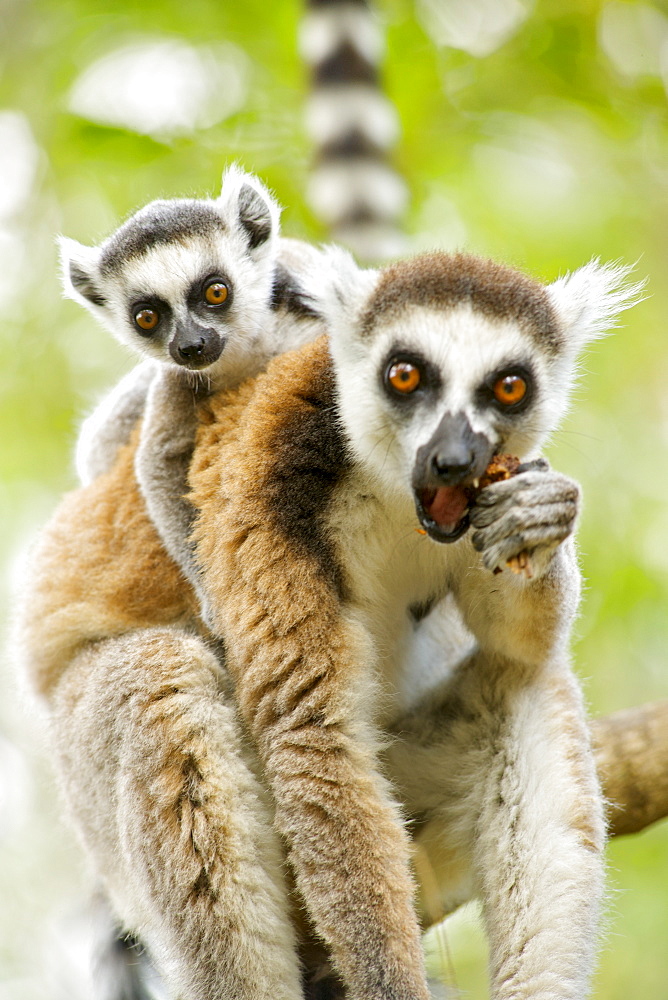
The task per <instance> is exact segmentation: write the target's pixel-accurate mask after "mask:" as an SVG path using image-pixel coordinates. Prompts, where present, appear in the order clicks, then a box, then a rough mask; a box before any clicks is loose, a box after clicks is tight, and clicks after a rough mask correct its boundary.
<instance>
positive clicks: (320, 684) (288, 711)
mask: <svg viewBox="0 0 668 1000" xmlns="http://www.w3.org/2000/svg"><path fill="white" fill-rule="evenodd" d="M273 558H274V560H277V562H276V572H274V569H275V567H274V566H272V565H271V563H270V564H269V565H267V564H266V563H264V564H261V563H259V564H258V570H257V572H259V573H260V576H261V579H260V580H259V581H258V582H259V585H260V587H261V588H265V587H266V588H270V589H271V592H272V593H273V594H274V595H277V596H280V595H283V596H287V598H288V600H289V598H290V597H291V596H295V591H297V590H298V589H299V586H300V585H299V577H298V576H297V578H296V579H292V580H291V581H290V584H289V586H288V590H287V591H286V592H285V593H284V584H283V581H282V580H281V578H280V573H279V572H278V568H277V567H279V566H280V565H281V554H280V549H279V551H278V552H277V551H275V552H274V554H273ZM226 565H227V567H228V569H229V568H230V562H228V563H227V564H226ZM245 582H246V583H248V582H249V581H248V579H246V581H245ZM241 583H242V581H241V580H239V581H238V583H237V586H236V587H232V586H231V585H229V584H226V588H225V589H226V590H227V591H228V594H230V591H231V590H237V589H238V588H239V587H240V586H241ZM238 596H239V595H238V594H234V593H231V594H230V597H231V603H230V604H229V605H228V606H227V608H226V610H225V612H224V614H225V615H226V616H227V626H228V627H227V629H226V632H225V640H226V645H227V648H228V650H232V649H234V652H235V655H236V656H237V657H239V658H240V659H241V660H243V661H244V664H245V666H244V669H243V670H241V671H239V670H238V664H237V670H235V671H234V672H235V676H236V685H235V693H236V697H237V699H238V701H239V705H240V711H241V712H242V715H243V717H244V718H245V720H246V721H247V724H248V726H249V729H250V730H251V732H252V734H253V736H254V739H255V741H256V745H257V747H258V750H259V753H260V756H261V758H262V761H263V765H264V773H265V775H266V777H267V780H268V782H269V784H270V787H271V791H272V793H273V796H274V800H275V802H276V823H277V827H278V829H279V831H280V832H281V834H282V835H283V837H284V838H285V841H286V843H287V845H288V857H289V860H290V863H291V865H292V868H293V871H294V874H295V881H296V885H297V889H298V890H299V893H300V895H301V897H302V899H303V901H304V904H305V907H306V909H307V911H308V913H309V916H310V919H311V921H312V923H313V926H314V928H315V931H316V933H317V934H318V935H319V936H320V937H321V938H322V939H323V940H324V941H325V942H326V944H327V946H328V948H329V950H330V953H331V957H332V963H333V965H334V967H335V969H336V971H337V973H338V974H339V976H340V977H341V979H342V981H343V983H344V985H345V987H346V996H349V997H350V998H351V1000H353V998H354V1000H427V998H428V997H429V992H428V988H427V984H426V977H425V973H424V968H423V956H422V947H421V940H420V933H419V926H418V921H417V919H416V915H415V911H414V905H413V884H412V880H411V877H410V868H409V844H408V838H407V836H406V833H405V831H404V829H403V823H402V819H401V816H400V814H399V810H398V808H397V806H396V804H395V802H394V800H393V798H392V795H391V792H390V789H389V787H388V785H387V783H386V781H385V780H384V779H383V778H382V777H381V775H380V773H379V770H378V768H377V765H376V759H375V745H374V737H373V734H372V733H371V731H370V730H369V729H368V727H367V725H366V723H365V722H364V714H365V713H364V705H365V701H366V697H367V695H369V694H370V692H369V691H368V688H367V686H366V685H365V683H364V682H363V681H362V679H361V677H360V673H359V671H358V670H357V669H356V668H355V665H360V666H361V667H364V666H365V665H366V664H368V663H369V658H370V656H372V653H371V650H370V648H369V645H368V640H367V638H366V634H365V633H363V631H362V630H360V629H359V626H356V625H355V624H354V623H353V622H351V621H346V620H345V618H344V619H343V620H341V619H332V618H331V617H330V616H329V615H328V614H327V613H326V612H325V611H324V610H323V608H322V606H319V607H317V608H313V609H312V610H311V611H310V612H307V613H306V615H305V617H302V614H303V613H304V606H303V602H301V601H299V599H298V598H296V597H295V600H296V602H297V603H299V604H300V608H299V611H297V610H296V609H295V608H294V607H293V611H292V612H290V610H289V608H288V607H286V608H285V609H284V615H285V617H284V618H282V619H281V621H280V622H277V623H275V627H274V625H273V624H272V622H271V621H270V616H268V615H267V614H266V611H263V610H262V608H261V607H260V603H261V602H259V603H258V602H256V600H254V598H255V597H259V596H260V595H258V594H257V592H255V593H254V588H253V587H248V589H247V590H246V591H245V593H244V595H243V599H242V603H241V604H240V605H238V604H236V601H235V598H236V597H238ZM311 599H312V600H314V601H315V602H316V604H317V603H318V600H319V596H318V595H317V594H312V595H311ZM216 605H217V602H216ZM320 621H322V625H321V624H320ZM230 668H231V669H232V670H234V667H233V666H232V664H231V663H230Z"/></svg>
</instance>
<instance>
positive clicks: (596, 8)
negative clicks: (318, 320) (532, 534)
mask: <svg viewBox="0 0 668 1000" xmlns="http://www.w3.org/2000/svg"><path fill="white" fill-rule="evenodd" d="M471 2H472V3H473V0H471ZM433 6H435V7H438V6H439V5H438V4H434V5H433ZM441 6H442V7H443V6H446V0H442V2H441ZM528 8H529V9H528V15H527V17H526V19H525V20H524V21H523V23H521V24H519V25H518V26H517V27H516V30H515V31H514V33H512V34H511V36H510V37H509V38H508V39H507V40H506V41H505V42H503V43H501V44H500V45H498V46H497V47H496V48H495V49H494V50H493V51H491V52H489V53H488V54H487V55H484V56H474V55H470V54H468V53H467V52H465V51H457V50H455V49H453V48H447V47H443V46H442V47H439V46H437V45H436V44H435V42H434V40H433V38H432V37H431V36H430V34H429V31H428V30H427V29H426V27H425V25H427V26H428V25H429V23H430V22H429V20H428V15H427V14H426V13H425V11H426V9H427V3H426V0H420V2H418V0H416V3H415V5H414V4H413V3H409V2H408V0H384V2H381V3H380V14H381V17H382V18H383V19H384V21H385V24H386V30H387V53H386V58H385V63H384V77H385V83H386V88H387V91H388V93H389V95H390V96H391V98H392V100H393V101H394V102H395V103H396V106H397V108H398V110H399V114H400V118H401V123H402V130H403V137H402V140H401V143H400V146H399V147H398V149H397V153H396V162H397V165H398V166H399V168H400V169H401V171H402V172H403V174H404V175H405V177H406V180H407V182H408V184H409V187H410V189H411V208H410V212H409V217H408V218H407V220H406V224H407V228H408V230H409V232H410V233H411V234H412V236H413V238H414V245H415V247H416V248H426V247H429V246H434V245H441V246H445V247H449V248H455V247H459V246H466V247H467V248H469V249H472V250H474V251H478V252H482V253H485V254H489V255H492V256H494V257H497V258H500V259H503V260H507V261H509V262H511V263H515V264H517V265H519V266H521V267H524V268H526V269H527V270H529V271H530V272H532V273H534V274H536V275H539V276H541V277H544V278H553V277H556V276H557V275H558V274H560V273H562V272H563V271H564V270H567V269H571V268H574V267H576V266H578V265H579V264H581V263H584V262H585V261H587V260H588V259H590V258H591V257H592V256H598V257H601V258H602V259H604V260H609V259H617V258H620V259H622V260H624V261H627V262H633V261H638V265H637V274H638V275H639V276H643V275H647V276H648V277H649V285H648V295H649V296H650V297H649V298H648V299H647V300H646V301H645V302H644V303H643V304H641V305H640V306H638V307H636V308H635V309H634V310H633V311H632V313H630V314H629V316H628V318H625V319H624V327H623V328H622V329H621V330H619V331H618V332H617V333H616V334H615V335H614V337H613V338H611V339H610V340H607V341H604V342H602V343H600V344H597V345H596V346H595V347H594V348H593V349H592V351H591V352H590V354H589V355H588V356H587V358H586V359H585V364H584V368H585V372H584V374H583V380H582V385H581V388H580V390H579V392H578V398H577V400H576V403H575V406H574V408H573V411H572V414H571V416H570V417H569V419H568V421H567V423H566V425H565V426H564V428H563V429H562V430H561V431H560V432H559V433H558V434H557V436H556V438H555V441H554V444H553V446H552V448H551V451H550V457H551V459H552V461H553V462H554V464H555V465H557V466H558V467H559V468H561V469H563V470H564V471H565V472H568V473H570V474H572V475H575V476H576V477H577V478H578V479H579V480H580V481H581V482H582V484H583V487H584V493H585V499H586V506H585V512H584V516H583V519H582V524H581V531H580V540H581V550H582V563H583V569H584V572H585V576H586V578H587V581H588V583H587V588H588V589H587V593H586V595H585V600H584V605H583V612H582V617H581V620H580V622H579V625H578V629H577V632H578V641H577V644H576V647H575V650H574V655H575V659H576V663H577V665H578V669H579V671H580V673H581V675H583V676H584V678H585V679H586V680H585V684H586V690H587V695H588V698H589V700H590V702H591V706H592V710H593V711H594V712H603V711H610V710H613V709H615V708H618V707H623V706H625V705H629V704H634V703H638V702H641V701H643V700H648V699H651V698H658V697H666V695H667V694H668V672H667V671H666V662H665V661H666V649H667V648H668V641H667V640H668V624H667V621H668V616H667V615H666V599H667V594H668V508H667V506H666V498H667V496H668V473H667V471H666V462H665V461H664V459H663V456H664V454H665V447H666V441H667V439H668V404H667V403H666V399H667V394H666V385H667V384H668V351H666V349H665V347H664V344H663V336H664V324H665V319H664V317H665V315H666V313H667V312H668V302H667V301H666V291H665V280H664V275H665V272H666V268H667V266H668V259H667V248H666V240H665V234H666V232H667V231H668V217H667V216H668V198H667V197H666V195H667V193H668V192H667V188H668V167H667V166H666V165H667V164H668V156H667V153H668V118H667V116H666V91H667V88H668V60H667V59H666V56H665V53H667V52H668V17H666V16H665V14H663V13H661V9H660V7H659V6H658V3H657V5H656V6H654V7H653V6H651V5H650V4H649V3H647V4H640V3H633V2H629V3H626V2H625V3H622V2H616V0H611V2H609V3H601V2H595V0H588V2H582V0H537V2H536V3H535V5H534V6H533V7H532V8H531V7H530V5H528ZM299 14H300V6H299V5H298V4H297V3H295V2H293V0H291V2H288V3H285V2H284V3H276V4H268V3H266V2H265V0H246V2H244V3H242V4H240V3H234V4H233V3H231V2H224V0H219V2H218V3H215V2H214V0H191V2H189V3H187V4H186V3H183V2H180V3H179V2H176V0H161V2H158V0H148V2H143V3H142V4H141V5H140V4H137V3H130V2H128V0H114V2H113V3H112V2H111V0H32V2H31V3H26V2H21V0H4V5H3V6H2V7H1V8H0V37H2V39H3V47H2V51H1V52H0V108H4V109H6V112H2V111H0V143H2V141H3V136H7V135H10V134H11V136H13V138H12V140H11V144H10V145H7V144H6V145H5V148H4V150H3V148H2V147H1V146H0V349H1V351H2V359H3V363H2V369H1V370H0V422H1V426H2V448H1V449H0V484H1V485H0V491H1V492H2V496H3V498H4V511H5V513H4V518H3V519H2V523H1V524H0V546H1V552H2V555H3V557H4V559H5V560H6V562H7V565H8V566H9V567H11V566H13V560H14V556H15V555H16V553H17V551H18V548H20V546H21V545H22V544H24V542H25V538H26V536H27V534H28V533H29V532H30V531H32V530H34V529H35V528H36V526H37V525H38V524H39V523H40V521H42V520H43V519H44V517H45V516H46V514H47V512H48V510H49V509H50V507H52V506H53V504H54V503H55V500H56V498H57V496H58V495H59V494H60V493H61V492H62V491H63V490H64V489H66V488H69V487H70V486H72V485H74V476H73V471H72V465H71V452H72V445H73V441H74V438H75V434H76V425H77V421H78V420H79V418H80V415H81V414H82V413H83V412H85V410H86V409H87V408H89V407H90V405H91V404H92V402H93V400H94V399H95V398H96V396H97V395H98V394H99V393H100V392H101V391H102V390H103V389H104V388H105V387H106V386H108V385H110V384H111V383H112V382H114V381H115V380H116V379H117V378H118V377H119V375H120V374H121V373H122V371H124V370H126V369H127V367H129V365H130V363H131V361H130V359H128V358H126V357H125V356H124V355H123V354H122V353H121V350H120V348H118V347H117V346H116V345H114V344H113V343H111V342H110V340H109V338H108V336H107V335H106V334H105V333H104V332H103V331H102V330H101V329H98V328H96V327H95V326H94V325H93V324H92V322H91V321H89V319H88V318H87V317H86V316H85V315H84V314H83V312H82V311H81V310H79V309H78V308H77V307H76V306H75V305H73V304H72V303H66V302H62V301H61V299H60V293H59V284H58V280H57V264H56V257H55V250H54V241H53V238H54V235H55V234H56V233H57V232H64V233H66V234H67V235H70V236H73V237H75V238H77V239H79V240H82V241H83V242H86V241H89V242H93V241H96V240H98V239H99V238H100V237H101V236H103V235H105V234H106V233H108V232H109V231H111V229H113V228H114V226H115V225H116V224H117V222H118V221H119V220H120V219H121V218H122V217H123V216H125V215H127V214H128V213H130V212H131V211H133V210H134V209H135V208H137V207H138V206H140V205H141V204H143V203H145V202H146V201H148V200H150V199H152V198H155V197H160V196H174V195H191V194H194V195H202V194H206V193H212V192H215V190H216V189H217V186H218V183H219V179H220V173H221V170H222V167H223V165H224V164H225V163H226V162H228V161H230V160H232V159H236V160H239V161H240V162H241V163H243V164H244V165H245V166H246V167H247V168H249V169H252V170H256V171H257V172H258V173H259V174H260V175H261V176H262V177H263V178H264V179H265V180H266V181H267V182H268V183H269V184H270V185H271V186H272V187H273V188H274V189H275V191H276V193H277V195H278V197H279V199H280V201H281V202H282V203H283V204H284V205H285V206H286V211H285V213H284V218H283V223H284V228H285V231H286V232H287V233H288V234H290V235H295V236H301V237H306V238H313V239H320V238H325V237H326V234H325V233H324V232H323V230H322V229H321V228H320V227H319V226H318V224H317V223H316V221H315V220H314V219H313V218H312V216H311V215H310V213H309V211H308V209H307V207H306V205H305V202H304V190H305V187H306V184H307V180H308V165H309V157H310V150H309V146H308V143H307V141H306V139H305V136H304V134H303V131H302V125H301V116H302V110H303V100H304V93H305V84H306V76H307V74H306V71H305V68H304V66H303V64H302V62H301V61H300V58H299V56H298V52H297V45H296V29H297V22H298V17H299ZM629 25H630V26H631V27H630V28H629ZM643 25H644V26H645V27H644V28H643ZM631 29H633V30H631ZM636 29H637V30H636ZM634 31H636V34H638V33H639V37H640V36H642V37H641V41H640V43H638V41H637V38H636V36H635V35H634V33H633V32H634ZM643 31H644V32H645V34H644V35H643V34H642V32H643ZM662 33H663V34H662ZM137 36H141V37H143V38H152V37H159V38H162V39H164V38H167V39H172V40H179V39H180V40H185V41H187V42H189V43H192V44H193V45H196V46H211V45H215V44H217V43H221V42H225V43H231V44H232V45H233V46H236V47H237V50H238V53H237V54H238V55H239V58H240V59H241V60H242V62H243V65H244V66H245V67H246V69H245V70H244V74H245V76H244V80H245V83H244V86H245V96H244V97H243V100H242V101H241V103H240V104H239V105H238V107H237V109H236V110H234V111H232V112H231V113H230V114H228V115H227V116H226V117H224V118H222V119H221V120H220V121H218V122H216V123H214V124H212V125H210V126H209V127H205V128H197V129H194V130H191V131H188V130H187V129H186V130H183V131H182V132H181V133H180V134H176V135H174V134H171V135H170V134H154V135H153V136H151V135H141V134H139V133H137V132H133V131H129V130H125V129H123V128H122V127H116V126H113V127H112V126H109V125H104V124H101V123H100V122H99V121H92V120H87V119H86V118H84V117H82V116H80V115H77V114H75V113H73V111H72V110H71V105H70V94H71V91H72V88H73V86H74V85H75V83H76V81H77V80H78V79H79V78H80V77H81V74H82V73H83V72H84V71H85V70H86V68H87V67H89V66H90V65H91V64H93V63H94V62H95V61H96V60H97V59H99V58H101V57H102V56H104V55H106V54H107V53H108V52H110V51H112V50H114V49H116V48H118V47H120V46H122V45H124V44H126V43H127V42H128V41H129V40H131V39H133V38H135V37H137ZM661 48H663V53H664V56H663V63H662V62H661V59H660V57H659V53H660V50H661ZM235 51H236V50H235ZM653 53H654V55H653ZM634 60H635V61H634ZM634 66H635V67H636V68H635V69H634V68H633V67H634ZM662 73H663V78H662V76H661V74H662ZM242 75H243V74H242ZM242 82H243V81H242ZM224 96H225V95H224V94H223V93H222V91H221V93H220V97H221V98H222V97H224ZM215 105H216V97H215V96H214V97H213V98H211V106H212V107H211V109H212V111H215ZM7 114H10V115H11V116H12V117H11V119H8V118H7V117H6V116H7ZM214 117H215V115H214ZM8 120H10V121H11V123H13V126H12V127H14V126H16V128H15V129H14V131H13V132H11V133H8V132H6V131H5V132H3V131H2V128H3V122H4V123H5V124H6V123H7V121H8ZM17 123H18V124H17ZM16 129H18V131H16ZM22 129H23V132H22V131H21V130H22ZM21 135H22V136H23V138H21ZM17 137H18V138H17ZM9 162H13V163H14V164H19V168H20V169H19V175H20V176H19V181H16V178H15V179H14V182H13V183H14V187H15V188H16V194H15V197H14V199H13V201H12V202H11V203H10V204H5V202H3V200H2V188H3V185H5V186H6V183H7V182H6V177H5V176H4V175H3V171H5V170H6V169H8V168H7V163H9ZM22 184H23V188H22ZM7 190H12V191H13V190H14V188H11V187H10V188H7ZM8 669H9V668H8ZM6 683H7V684H8V683H9V682H8V681H7V682H6ZM25 730H26V720H25V717H23V716H19V714H18V710H17V707H16V704H15V703H14V701H9V702H8V703H7V705H5V706H4V707H3V708H1V709H0V738H4V737H2V734H3V732H4V734H5V735H6V736H8V737H10V741H11V742H12V743H15V744H17V745H19V746H20V747H21V748H22V750H21V753H22V754H23V755H24V756H26V755H27V757H28V759H29V760H30V761H31V764H32V766H33V769H34V768H35V767H36V764H35V763H34V761H33V757H32V751H31V750H30V749H29V748H28V743H27V740H26V737H25ZM0 750H2V744H1V742H0ZM0 763H1V761H0ZM38 773H39V772H38ZM0 779H2V770H1V769H0ZM38 781H40V782H42V783H43V784H46V785H47V786H48V781H45V779H44V778H43V777H40V778H38ZM0 797H1V796H0ZM45 798H46V800H47V802H49V801H52V800H53V793H52V791H50V790H49V789H48V788H46V789H45V788H44V787H43V786H42V784H40V785H38V786H35V792H34V795H33V800H32V802H31V803H29V805H28V806H26V807H25V810H24V812H23V813H22V812H21V810H20V808H19V807H18V806H17V812H16V817H15V819H16V822H15V823H14V824H13V825H11V824H9V825H8V826H7V827H6V828H5V827H4V826H3V825H2V823H0V845H1V847H2V850H3V852H4V853H5V854H6V855H7V856H8V857H9V858H10V860H11V864H10V865H9V866H6V870H5V873H4V874H0V896H1V897H2V898H3V899H5V900H13V899H16V898H17V897H16V892H17V891H18V886H19V885H20V886H22V887H23V888H22V889H21V895H20V898H21V904H22V914H23V915H22V916H21V917H19V918H18V919H17V918H16V916H15V915H14V913H15V908H12V910H13V915H12V916H11V917H10V912H9V909H8V906H7V904H5V906H4V907H2V909H0V928H1V929H2V934H1V935H0V937H1V938H2V939H3V940H4V942H5V947H4V948H3V951H2V953H0V995H3V996H4V994H3V993H2V981H3V979H4V980H7V982H8V988H9V986H11V990H10V992H8V993H7V996H9V995H10V993H11V996H12V998H22V997H23V998H25V1000H28V998H33V997H35V998H36V997H38V996H42V995H44V992H43V990H44V985H43V983H42V984H41V986H40V981H39V980H38V978H37V973H36V972H35V970H34V969H33V968H32V967H31V959H30V957H29V956H31V954H32V951H33V948H32V945H31V944H30V936H32V935H33V934H34V933H35V932H36V930H35V929H36V928H37V932H38V934H42V933H43V927H44V920H43V917H42V914H43V913H44V912H49V913H51V912H53V911H54V910H55V909H57V907H58V905H59V900H60V899H61V897H62V895H63V893H64V890H65V885H66V884H67V882H68V881H69V879H68V878H65V877H64V876H63V871H65V872H73V871H74V862H73V860H72V858H71V856H70V853H69V849H68V848H66V847H65V846H64V845H65V843H66V841H67V836H66V835H65V834H62V833H55V834H53V835H49V836H47V835H46V834H45V824H46V823H47V822H50V821H51V817H52V810H53V806H52V805H44V804H43V800H44V799H45ZM13 801H14V800H13V799H10V802H13ZM17 801H18V800H17ZM610 856H611V877H612V884H613V886H615V887H616V888H617V889H619V890H620V891H619V892H616V893H615V894H613V895H612V898H611V901H610V928H611V930H610V933H609V934H608V937H607V946H606V948H605V951H604V954H603V957H602V961H601V970H600V973H599V976H598V980H597V993H596V995H597V996H600V997H601V998H602V1000H617V998H619V1000H621V998H622V997H624V998H626V997H628V996H633V995H641V996H644V997H647V998H648V1000H652V998H655V1000H661V998H662V997H664V996H665V995H666V986H665V975H664V969H665V959H664V955H663V952H662V943H663V941H665V940H666V937H668V895H667V893H666V888H665V875H664V871H665V868H666V864H667V863H668V827H666V826H665V825H664V826H663V827H661V826H659V827H657V828H656V829H654V830H652V831H649V832H648V833H646V834H644V835H641V836H637V837H634V838H630V839H628V840H627V841H624V842H620V843H617V844H614V845H613V846H612V847H611V851H610ZM64 858H65V860H63V859H64ZM75 884H76V883H75ZM26 887H27V888H26ZM77 892H78V890H77V889H75V888H73V889H72V898H73V899H74V898H76V894H77ZM24 904H25V906H24ZM446 926H447V925H446ZM446 934H448V935H449V937H451V939H452V941H453V943H454V949H453V962H454V968H455V973H456V977H457V982H458V985H459V986H460V987H462V988H466V989H470V990H471V991H472V992H471V995H473V996H480V995H481V990H482V989H483V987H482V985H481V982H482V979H481V961H482V958H481V950H482V946H481V945H480V943H479V939H478V937H477V936H474V939H473V940H474V942H478V943H477V944H476V943H474V944H470V943H469V942H470V940H471V939H470V935H468V934H467V933H465V921H464V922H461V921H460V923H459V924H456V925H455V927H454V930H453V931H452V932H448V931H447V929H446ZM439 947H440V945H439V946H438V947H436V946H433V945H430V948H431V951H432V952H434V954H436V953H437V952H438V948H439ZM434 961H436V962H437V963H438V955H437V954H436V958H435V959H434ZM53 995H55V994H53Z"/></svg>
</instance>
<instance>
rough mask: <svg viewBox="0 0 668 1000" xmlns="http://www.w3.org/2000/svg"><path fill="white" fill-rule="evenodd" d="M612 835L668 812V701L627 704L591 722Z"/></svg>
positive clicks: (639, 827) (631, 830) (640, 827)
mask: <svg viewBox="0 0 668 1000" xmlns="http://www.w3.org/2000/svg"><path fill="white" fill-rule="evenodd" d="M591 730H592V738H593V743H594V753H595V757H596V766H597V768H598V773H599V777H600V779H601V783H602V785H603V792H604V794H605V796H606V798H607V799H608V802H609V803H610V808H609V813H608V820H609V824H610V836H611V837H618V836H620V835H621V834H625V833H637V832H638V831H639V830H643V829H644V828H645V827H646V826H649V825H650V823H654V822H656V820H658V819H663V818H664V817H665V816H668V701H657V702H650V703H648V704H646V705H640V706H638V707H637V708H626V709H623V710H622V711H620V712H614V713H613V714H612V715H606V716H604V717H603V718H600V719H594V720H593V721H592V723H591Z"/></svg>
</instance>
